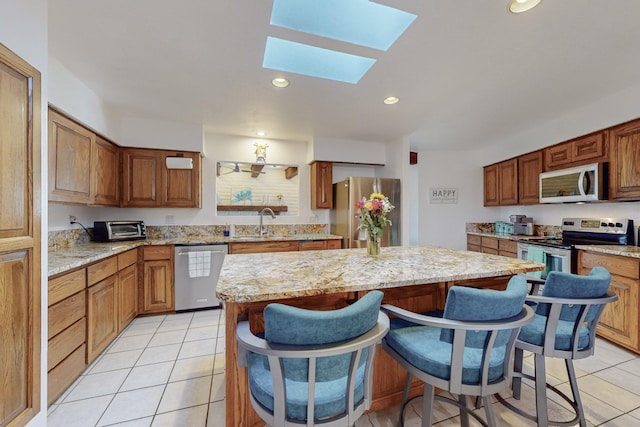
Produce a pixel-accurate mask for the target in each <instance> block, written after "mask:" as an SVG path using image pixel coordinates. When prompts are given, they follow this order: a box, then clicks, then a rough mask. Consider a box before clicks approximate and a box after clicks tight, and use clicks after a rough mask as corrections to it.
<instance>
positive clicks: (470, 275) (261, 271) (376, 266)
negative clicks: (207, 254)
mask: <svg viewBox="0 0 640 427" xmlns="http://www.w3.org/2000/svg"><path fill="white" fill-rule="evenodd" d="M543 268H544V264H540V263H536V262H531V261H523V260H518V259H513V258H506V257H502V256H497V255H487V254H482V253H478V252H467V251H459V250H454V249H444V248H439V247H436V246H396V247H386V248H382V249H381V253H380V255H379V256H377V257H370V256H367V255H366V250H365V249H340V250H331V251H310V252H281V253H268V254H247V255H240V254H238V255H227V256H226V257H225V260H224V264H223V266H222V271H221V272H220V279H219V281H218V285H217V287H216V291H217V294H218V297H219V298H220V299H221V300H223V301H226V302H232V303H246V302H256V301H270V300H276V299H282V298H294V297H304V296H314V295H325V294H332V293H339V292H349V291H363V290H370V289H384V288H395V287H399V286H409V285H420V284H428V283H440V282H448V281H452V280H466V279H479V278H485V277H498V276H506V275H512V274H518V273H525V272H531V271H538V270H542V269H543Z"/></svg>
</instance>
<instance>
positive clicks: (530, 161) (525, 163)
mask: <svg viewBox="0 0 640 427" xmlns="http://www.w3.org/2000/svg"><path fill="white" fill-rule="evenodd" d="M540 172H542V151H536V152H534V153H529V154H525V155H524V156H520V157H518V200H519V201H520V204H521V205H535V204H537V203H538V202H539V200H540V195H539V187H540Z"/></svg>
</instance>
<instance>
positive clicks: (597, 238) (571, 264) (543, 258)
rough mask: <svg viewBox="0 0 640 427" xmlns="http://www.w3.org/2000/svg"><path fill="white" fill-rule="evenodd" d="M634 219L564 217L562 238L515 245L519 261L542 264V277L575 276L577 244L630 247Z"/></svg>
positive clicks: (530, 240) (632, 240)
mask: <svg viewBox="0 0 640 427" xmlns="http://www.w3.org/2000/svg"><path fill="white" fill-rule="evenodd" d="M633 244H634V231H633V220H631V219H628V218H563V219H562V238H561V239H554V238H545V237H541V238H539V239H538V238H533V239H528V240H525V241H520V242H518V258H519V259H528V260H533V261H539V262H543V263H545V264H546V265H547V268H546V270H544V271H543V272H542V274H541V279H545V278H546V277H547V274H548V273H549V272H550V271H564V272H570V273H576V272H577V270H578V266H577V257H576V249H575V246H576V245H633Z"/></svg>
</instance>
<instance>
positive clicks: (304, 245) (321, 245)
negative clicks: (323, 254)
mask: <svg viewBox="0 0 640 427" xmlns="http://www.w3.org/2000/svg"><path fill="white" fill-rule="evenodd" d="M325 249H327V242H326V241H324V240H310V241H306V242H298V250H299V251H323V250H325Z"/></svg>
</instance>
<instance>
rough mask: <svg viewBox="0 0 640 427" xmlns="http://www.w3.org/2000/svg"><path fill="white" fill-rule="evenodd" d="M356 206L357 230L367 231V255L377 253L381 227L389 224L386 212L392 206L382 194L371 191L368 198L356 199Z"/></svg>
mask: <svg viewBox="0 0 640 427" xmlns="http://www.w3.org/2000/svg"><path fill="white" fill-rule="evenodd" d="M356 208H358V209H359V210H360V215H359V216H358V218H359V220H360V224H359V225H358V230H365V231H366V232H367V255H378V254H379V253H380V239H381V237H382V229H383V228H384V227H386V226H388V225H391V220H390V219H389V218H387V214H388V213H389V212H391V211H392V210H393V208H394V206H393V205H392V204H391V202H389V199H388V198H387V196H385V195H384V194H381V193H371V195H370V196H369V198H368V199H367V198H365V197H363V198H362V200H358V201H357V202H356Z"/></svg>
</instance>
